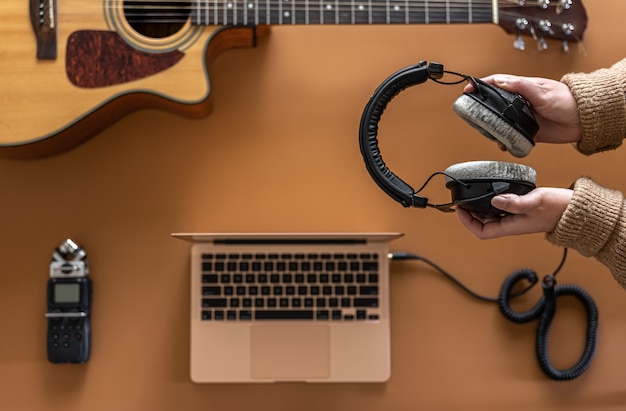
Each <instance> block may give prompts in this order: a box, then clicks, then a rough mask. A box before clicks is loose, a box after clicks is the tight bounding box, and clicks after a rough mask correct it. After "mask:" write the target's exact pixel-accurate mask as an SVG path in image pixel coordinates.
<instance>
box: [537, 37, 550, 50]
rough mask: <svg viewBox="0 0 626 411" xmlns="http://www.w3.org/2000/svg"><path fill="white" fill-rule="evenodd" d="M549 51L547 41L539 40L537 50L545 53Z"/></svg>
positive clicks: (540, 38)
mask: <svg viewBox="0 0 626 411" xmlns="http://www.w3.org/2000/svg"><path fill="white" fill-rule="evenodd" d="M547 49H548V43H546V39H544V38H543V37H539V40H537V50H539V51H544V50H547Z"/></svg>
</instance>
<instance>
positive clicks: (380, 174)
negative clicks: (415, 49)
mask: <svg viewBox="0 0 626 411" xmlns="http://www.w3.org/2000/svg"><path fill="white" fill-rule="evenodd" d="M431 70H432V72H433V75H435V76H439V77H441V74H443V70H442V67H441V66H439V65H434V64H433V63H431V65H429V66H427V65H426V62H425V61H421V62H419V63H418V64H417V65H414V66H409V67H406V68H404V69H402V70H399V71H397V72H395V73H394V74H392V75H391V76H389V77H388V78H387V79H386V80H385V81H384V82H383V83H382V84H381V85H380V86H378V88H377V89H376V90H375V91H374V93H373V94H372V96H371V98H370V100H369V101H368V103H367V105H366V106H365V109H364V111H363V115H362V116H361V125H360V128H359V145H360V147H361V155H362V156H363V159H364V160H365V166H366V167H367V170H368V171H369V173H370V176H372V179H373V180H374V181H375V182H376V184H378V186H379V187H380V188H381V189H382V190H383V191H384V192H385V193H387V194H388V195H389V196H390V197H391V198H393V199H394V200H396V201H397V202H399V203H400V204H402V205H403V206H404V207H411V206H413V207H420V208H425V207H426V206H427V204H428V199H427V198H424V197H421V196H418V195H416V194H415V190H414V189H413V187H411V186H410V185H409V184H407V183H405V182H404V181H403V180H402V179H401V178H400V177H398V176H397V175H395V174H394V173H393V172H391V170H389V168H387V166H386V165H385V162H384V161H383V158H382V156H381V154H380V149H379V148H378V139H377V135H378V123H379V121H380V117H381V116H382V114H383V112H384V111H385V108H386V107H387V105H388V104H389V102H390V101H391V100H392V99H393V98H394V97H395V96H397V95H398V94H400V92H401V91H402V90H404V89H406V88H408V87H411V86H414V85H417V84H421V83H424V82H426V80H428V78H429V76H430V72H429V71H431Z"/></svg>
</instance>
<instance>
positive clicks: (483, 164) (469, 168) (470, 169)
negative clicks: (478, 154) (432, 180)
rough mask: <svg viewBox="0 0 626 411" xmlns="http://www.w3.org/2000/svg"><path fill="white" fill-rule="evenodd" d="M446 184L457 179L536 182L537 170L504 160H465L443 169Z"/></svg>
mask: <svg viewBox="0 0 626 411" xmlns="http://www.w3.org/2000/svg"><path fill="white" fill-rule="evenodd" d="M444 174H445V179H446V184H448V183H451V182H454V179H457V180H480V179H486V180H518V181H524V182H527V183H531V184H536V182H537V172H536V171H535V170H534V169H533V168H532V167H529V166H526V165H523V164H517V163H508V162H505V161H467V162H465V163H458V164H454V165H451V166H450V167H448V168H447V169H446V170H445V171H444Z"/></svg>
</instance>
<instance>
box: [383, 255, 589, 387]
mask: <svg viewBox="0 0 626 411" xmlns="http://www.w3.org/2000/svg"><path fill="white" fill-rule="evenodd" d="M389 257H390V258H391V259H392V260H420V261H423V262H425V263H426V264H428V265H430V266H431V267H432V268H434V269H435V270H437V271H438V272H439V273H441V274H443V275H444V276H445V277H447V278H448V279H449V280H451V281H452V282H454V283H455V284H456V285H457V286H459V287H460V288H461V289H462V290H463V291H465V292H467V293H468V294H470V295H471V296H472V297H474V298H477V299H480V300H482V301H488V302H497V303H498V306H499V308H500V312H501V313H502V314H503V315H504V317H506V318H507V319H508V320H510V321H512V322H514V323H518V324H521V323H526V322H530V321H533V320H536V319H539V324H538V327H537V337H536V342H535V353H536V356H537V361H538V362H539V366H540V368H541V370H542V371H543V372H544V374H545V375H546V376H548V377H549V378H551V379H553V380H556V381H567V380H572V379H574V378H577V377H578V376H580V375H581V374H582V373H584V372H585V371H586V370H587V368H588V367H589V365H590V364H591V362H592V360H593V357H594V354H595V351H596V346H597V338H598V337H597V336H598V308H597V306H596V304H595V302H594V300H593V298H592V297H591V295H589V293H587V292H586V291H585V290H583V289H582V288H581V287H579V286H576V285H572V284H565V285H556V278H555V277H556V275H557V273H558V272H559V271H560V270H561V268H562V267H563V265H564V263H565V260H566V258H567V248H564V249H563V257H562V259H561V262H560V264H559V266H558V267H557V268H556V270H555V271H554V272H553V273H552V274H548V275H546V276H545V277H544V278H543V281H542V282H541V284H542V288H543V295H542V296H541V298H540V299H539V301H537V303H536V304H535V305H534V306H533V307H532V308H530V309H529V310H527V311H524V312H517V311H515V310H513V309H512V308H511V306H510V301H511V300H512V299H514V298H517V297H519V296H521V295H523V294H525V293H526V292H527V291H529V290H530V289H531V288H533V287H534V286H535V284H537V283H538V276H537V273H536V272H535V271H533V270H530V269H521V270H517V271H515V272H513V273H512V274H510V275H509V276H508V277H507V278H506V279H505V280H504V283H503V284H502V287H501V288H500V294H499V296H498V297H497V298H493V297H487V296H484V295H480V294H478V293H476V292H474V291H472V290H471V289H469V288H468V287H467V286H465V285H464V284H463V283H461V282H460V281H459V280H458V279H456V278H455V277H454V276H453V275H452V274H450V273H449V272H447V271H446V270H444V269H443V268H441V267H440V266H438V265H437V264H435V263H434V262H432V261H430V260H428V259H426V258H424V257H422V256H419V255H416V254H410V253H405V252H392V253H390V254H389ZM524 280H525V281H526V282H527V283H528V286H526V287H525V288H524V289H522V290H520V291H518V292H516V293H512V290H513V288H514V287H515V286H516V285H517V284H518V283H519V282H520V281H524ZM564 295H571V296H574V297H576V298H577V299H578V300H580V302H581V303H582V304H583V306H584V308H585V311H586V313H587V331H586V341H585V348H584V350H583V353H582V355H581V357H580V359H579V360H578V361H577V362H576V364H574V365H573V366H571V367H570V368H567V369H564V370H561V369H557V368H556V367H555V366H554V365H553V363H552V361H551V359H550V355H549V353H548V337H549V333H550V327H551V325H552V321H553V319H554V315H555V314H556V308H557V304H556V303H557V299H558V298H559V296H564Z"/></svg>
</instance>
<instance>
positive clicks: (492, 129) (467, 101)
mask: <svg viewBox="0 0 626 411" xmlns="http://www.w3.org/2000/svg"><path fill="white" fill-rule="evenodd" d="M452 109H453V110H454V112H455V113H457V114H458V115H459V116H460V117H461V118H462V119H463V120H465V121H466V122H467V123H468V124H469V125H471V126H472V127H474V128H475V129H477V130H478V131H479V132H480V133H481V134H482V135H484V136H485V137H487V138H489V139H490V140H493V141H496V142H500V143H502V144H503V145H504V146H505V147H506V149H507V151H508V152H510V153H511V154H512V155H513V156H515V157H518V158H521V157H526V156H527V155H528V154H530V151H531V150H532V148H533V143H532V142H531V141H530V140H529V139H528V138H527V137H525V136H524V135H523V134H522V133H520V132H519V131H518V130H517V129H515V127H513V126H512V125H511V124H509V122H507V121H506V120H505V119H504V118H503V116H502V115H501V114H500V113H498V112H497V111H495V110H494V109H492V108H490V107H488V106H487V105H486V103H485V102H482V101H479V100H477V99H476V98H474V97H473V96H472V95H471V94H467V93H466V94H463V95H461V96H460V97H459V98H457V99H456V101H455V102H454V104H453V105H452Z"/></svg>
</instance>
